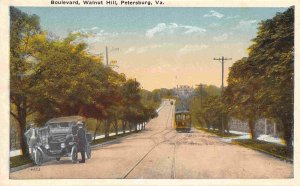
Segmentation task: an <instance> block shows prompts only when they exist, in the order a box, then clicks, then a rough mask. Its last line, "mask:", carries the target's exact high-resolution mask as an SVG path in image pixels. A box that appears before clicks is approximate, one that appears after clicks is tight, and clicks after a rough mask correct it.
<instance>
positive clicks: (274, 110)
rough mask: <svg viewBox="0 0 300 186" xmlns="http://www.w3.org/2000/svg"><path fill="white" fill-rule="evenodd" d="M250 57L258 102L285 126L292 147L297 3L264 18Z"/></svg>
mask: <svg viewBox="0 0 300 186" xmlns="http://www.w3.org/2000/svg"><path fill="white" fill-rule="evenodd" d="M249 51H250V52H249V60H250V61H251V62H252V65H255V66H257V69H258V70H257V72H256V74H255V76H256V77H255V79H256V80H258V81H259V82H260V84H261V85H262V86H260V88H259V90H258V91H257V95H258V103H259V105H260V107H263V108H264V115H265V116H266V117H270V118H274V119H275V120H276V121H277V124H278V125H279V127H280V128H283V133H284V139H285V141H286V143H287V145H288V146H289V147H290V148H292V145H293V133H294V116H293V114H294V7H290V8H289V9H288V10H287V11H285V12H283V13H277V14H276V16H275V17H273V18H272V19H268V20H266V21H262V22H261V23H260V26H259V28H258V33H257V36H256V38H254V39H253V44H252V45H251V46H250V47H249Z"/></svg>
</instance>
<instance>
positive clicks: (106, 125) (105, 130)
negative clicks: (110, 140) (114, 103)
mask: <svg viewBox="0 0 300 186" xmlns="http://www.w3.org/2000/svg"><path fill="white" fill-rule="evenodd" d="M108 123H109V122H108V120H107V119H106V120H105V123H104V136H105V138H107V137H109V126H108Z"/></svg>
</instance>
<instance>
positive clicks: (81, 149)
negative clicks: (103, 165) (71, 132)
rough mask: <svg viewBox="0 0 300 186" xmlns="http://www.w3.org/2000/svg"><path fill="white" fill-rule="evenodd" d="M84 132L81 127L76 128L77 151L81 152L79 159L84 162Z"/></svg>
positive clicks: (85, 140)
mask: <svg viewBox="0 0 300 186" xmlns="http://www.w3.org/2000/svg"><path fill="white" fill-rule="evenodd" d="M86 142H87V139H86V132H85V130H84V129H83V128H79V129H78V151H79V152H80V153H81V159H82V160H81V161H82V162H83V163H84V162H85V149H86Z"/></svg>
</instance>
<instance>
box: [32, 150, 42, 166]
mask: <svg viewBox="0 0 300 186" xmlns="http://www.w3.org/2000/svg"><path fill="white" fill-rule="evenodd" d="M33 158H34V164H36V165H38V166H40V165H42V163H43V153H42V152H41V151H40V150H39V149H38V148H34V149H33Z"/></svg>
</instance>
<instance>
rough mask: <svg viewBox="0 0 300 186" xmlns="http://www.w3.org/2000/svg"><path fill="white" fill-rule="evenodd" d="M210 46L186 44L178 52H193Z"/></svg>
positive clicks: (181, 53) (182, 53)
mask: <svg viewBox="0 0 300 186" xmlns="http://www.w3.org/2000/svg"><path fill="white" fill-rule="evenodd" d="M206 48H208V45H205V44H202V45H185V46H184V47H182V48H181V49H179V50H178V54H180V55H184V54H188V53H191V52H197V51H200V50H203V49H206Z"/></svg>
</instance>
